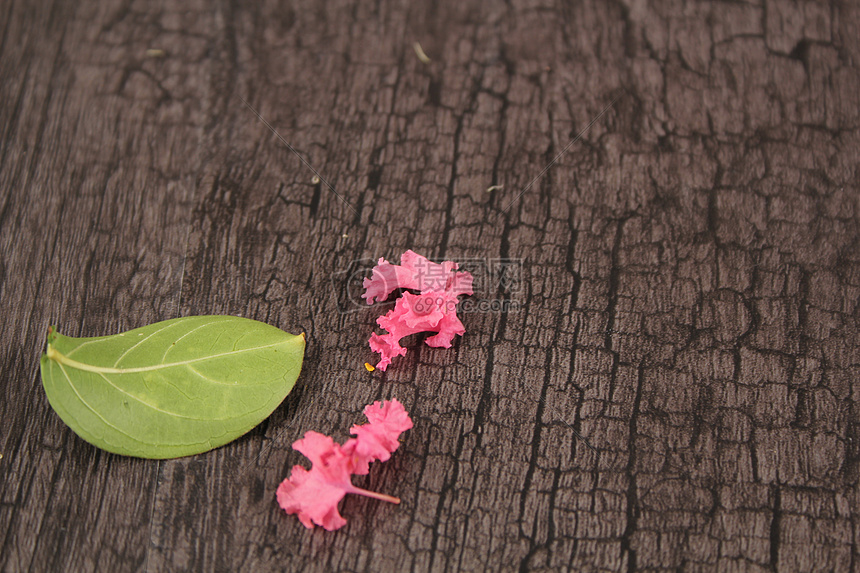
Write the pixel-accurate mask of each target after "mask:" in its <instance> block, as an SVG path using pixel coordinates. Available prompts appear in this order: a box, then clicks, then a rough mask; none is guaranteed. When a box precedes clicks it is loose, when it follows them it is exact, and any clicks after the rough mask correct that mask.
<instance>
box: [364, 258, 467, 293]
mask: <svg viewBox="0 0 860 573" xmlns="http://www.w3.org/2000/svg"><path fill="white" fill-rule="evenodd" d="M457 268H459V267H458V265H457V263H455V262H452V261H445V262H443V263H441V264H439V263H434V262H432V261H430V260H428V259H427V258H426V257H422V256H421V255H419V254H417V253H415V252H414V251H411V250H409V251H406V252H405V253H403V254H402V255H401V256H400V265H393V264H391V263H389V262H388V261H386V260H385V259H384V258H380V259H379V262H378V263H377V265H376V266H375V267H373V271H372V272H371V276H370V277H369V278H365V279H364V283H363V285H364V289H365V292H364V294H362V295H361V296H362V298H364V299H365V300H367V304H373V303H374V302H380V301H383V300H385V299H387V298H388V295H390V294H391V293H392V292H394V291H395V290H397V289H398V288H402V289H412V290H417V291H420V292H428V291H450V292H454V293H455V294H457V295H460V294H472V275H471V274H469V273H467V272H454V271H456V270H457Z"/></svg>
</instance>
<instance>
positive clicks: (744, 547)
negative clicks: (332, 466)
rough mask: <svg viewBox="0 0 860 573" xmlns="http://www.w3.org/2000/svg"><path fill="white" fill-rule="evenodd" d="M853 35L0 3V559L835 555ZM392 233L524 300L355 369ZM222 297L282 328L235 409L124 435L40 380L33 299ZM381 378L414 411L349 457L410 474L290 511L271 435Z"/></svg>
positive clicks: (543, 565)
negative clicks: (278, 379)
mask: <svg viewBox="0 0 860 573" xmlns="http://www.w3.org/2000/svg"><path fill="white" fill-rule="evenodd" d="M858 29H860V9H858V6H857V4H856V3H855V2H851V1H847V0H834V1H832V2H829V3H828V2H809V1H805V0H798V1H782V0H775V1H767V0H765V1H761V0H752V1H750V2H705V1H702V2H696V1H689V2H681V1H657V2H646V1H645V0H629V1H625V2H603V1H602V0H590V1H586V2H570V3H568V2H546V3H540V2H536V3H531V2H519V1H514V2H508V3H505V4H503V3H483V2H478V1H471V0H455V1H444V2H441V3H435V2H421V3H411V4H395V3H390V2H377V3H359V2H335V1H332V2H326V3H324V4H314V5H310V4H309V5H307V6H304V5H301V4H299V3H291V2H274V1H268V2H263V3H261V4H260V5H258V6H256V7H254V8H246V7H242V6H240V5H239V3H230V2H217V3H214V4H210V3H207V2H179V3H173V2H163V3H156V2H143V1H134V0H129V1H117V2H95V1H92V0H81V1H79V2H66V3H62V2H57V3H51V2H47V1H43V0H34V1H26V2H25V1H19V0H15V1H12V0H9V1H7V2H4V3H2V4H0V30H2V39H0V78H2V81H0V134H2V141H0V254H2V259H0V300H2V305H3V306H2V308H3V311H4V312H3V320H2V321H0V331H2V340H3V344H2V345H0V356H2V363H0V380H2V387H3V390H2V392H3V400H2V404H0V419H2V422H0V428H2V430H0V453H2V456H3V457H2V459H0V489H2V492H0V569H2V570H3V571H14V572H17V571H269V570H271V571H275V570H295V571H298V570H303V571H331V570H350V571H365V570H367V571H455V570H464V571H471V570H493V571H513V570H547V571H549V570H553V571H560V570H571V571H574V570H576V571H578V570H587V571H597V570H606V571H619V570H628V571H633V570H642V571H706V570H714V571H716V570H720V571H774V570H778V571H802V570H829V571H832V570H840V571H847V570H852V571H860V547H858V543H860V494H858V491H857V486H858V480H860V425H858V415H860V411H858V410H860V337H858V334H860V330H858V326H860V325H858V319H860V310H858V302H860V244H858V241H860V226H858V225H860V199H858V198H859V197H860V179H858V164H860V95H858V94H860V75H858V66H860V36H859V35H858ZM415 42H420V43H421V45H422V46H423V48H424V51H425V52H426V53H427V55H428V56H429V57H430V58H431V61H430V62H429V63H423V62H422V61H421V60H420V59H419V58H418V57H417V55H416V53H415V51H414V50H413V44H414V43H415ZM153 50H155V51H153ZM242 98H244V99H245V100H246V101H247V102H248V104H249V105H250V106H251V107H253V108H254V109H255V110H257V111H259V113H260V114H261V115H262V116H263V117H264V118H265V119H266V120H267V121H268V122H270V123H271V125H272V126H273V127H274V128H275V129H276V130H277V131H278V132H279V133H280V134H281V135H282V136H283V137H284V138H285V139H286V140H287V141H288V142H289V143H290V144H291V145H292V146H294V147H295V149H296V150H297V151H298V152H299V153H301V154H302V156H303V157H304V158H305V159H306V160H307V161H308V162H309V163H310V165H312V166H313V167H314V168H315V169H316V170H318V171H319V173H320V174H321V175H322V177H323V179H324V180H325V181H327V182H328V183H330V184H331V185H332V186H333V188H334V190H335V191H336V192H333V191H332V190H330V189H329V188H328V187H327V186H326V185H325V184H324V183H318V184H314V182H313V179H312V178H313V172H312V171H310V170H309V169H308V168H307V167H306V166H305V165H303V164H302V163H301V162H300V161H299V159H298V158H297V157H296V155H294V154H293V153H292V152H291V151H290V150H289V149H287V147H286V146H285V145H284V144H283V143H282V142H280V141H279V140H278V139H277V138H276V137H275V136H274V135H273V133H272V132H271V131H269V129H267V127H266V126H265V125H264V124H263V123H262V122H261V121H260V120H259V119H258V118H257V116H256V115H255V114H254V112H253V111H252V110H251V109H250V108H249V106H246V105H245V103H243V99H242ZM604 110H605V113H603V114H602V115H601V112H602V111H604ZM592 121H594V123H593V125H591V127H590V129H587V130H586V131H585V132H584V134H583V135H582V137H581V138H580V139H578V140H577V141H576V142H574V143H573V144H572V145H570V146H569V147H568V144H569V143H570V142H571V140H572V139H574V138H575V137H576V136H577V134H578V133H580V132H582V131H583V130H585V128H586V127H587V126H588V125H589V123H590V122H592ZM564 150H566V153H564V154H563V155H562V156H561V158H560V159H558V161H555V162H554V161H553V160H554V158H555V157H556V156H557V155H558V154H560V153H561V152H562V151H564ZM547 167H548V169H546V168H547ZM545 169H546V171H545V172H544V170H545ZM539 175H540V177H538V176H539ZM536 177H537V179H536V180H535V181H534V183H533V184H532V185H531V186H529V184H530V183H531V182H532V181H533V180H534V179H535V178H536ZM491 185H501V186H503V187H502V188H500V189H495V190H493V191H487V188H488V187H490V186H491ZM408 248H411V249H413V250H415V251H417V252H419V253H422V254H425V255H427V256H430V257H433V258H436V259H440V260H441V259H450V260H455V261H457V260H464V259H471V260H475V259H486V260H491V259H500V258H509V259H515V260H521V261H522V271H523V274H522V283H521V286H522V288H521V289H520V290H516V289H509V290H504V289H502V290H501V291H499V292H497V293H496V294H499V295H501V296H503V297H505V300H507V301H509V302H510V301H515V302H517V303H520V304H521V307H520V309H519V310H511V311H509V312H503V311H499V310H489V311H486V312H470V313H465V314H464V315H463V321H464V323H465V326H466V329H467V332H466V335H465V336H464V337H463V338H462V339H460V340H458V341H457V343H456V344H455V346H454V348H452V349H450V350H444V349H431V348H428V347H426V346H423V345H422V344H421V341H420V339H418V338H416V339H414V340H413V341H412V342H411V343H410V352H409V354H408V355H407V356H406V357H404V358H400V359H397V360H395V363H394V364H393V366H392V367H391V368H390V369H389V371H388V372H387V373H385V374H383V373H380V372H376V373H374V374H369V373H367V372H366V371H365V370H364V368H363V363H364V362H365V361H371V362H375V359H374V356H375V355H373V354H372V353H371V352H370V350H369V348H368V346H367V339H368V336H369V335H370V333H371V332H372V331H373V329H374V328H375V319H376V317H377V316H378V315H379V314H380V312H382V310H381V309H378V308H376V307H373V308H366V307H364V308H362V307H353V306H351V305H350V304H349V301H348V300H347V295H348V292H347V289H346V288H345V287H344V280H345V279H344V277H345V276H347V274H348V273H349V272H352V271H353V270H357V269H360V268H361V267H360V266H357V265H356V264H353V263H352V262H353V261H360V260H363V259H375V258H377V257H380V256H384V257H386V258H388V259H389V260H395V261H396V260H397V258H398V257H399V255H400V253H402V252H403V251H404V250H406V249H408ZM345 311H348V312H345ZM215 313H228V314H235V315H241V316H246V317H249V318H255V319H258V320H262V321H265V322H268V323H270V324H273V325H276V326H278V327H280V328H283V329H284V330H287V331H292V332H298V331H304V332H306V333H307V337H308V345H307V355H306V361H305V365H304V370H303V374H302V376H301V378H300V379H299V383H298V385H297V388H296V390H295V391H294V392H293V393H292V394H291V395H290V396H289V397H288V399H287V400H286V401H285V402H284V404H283V405H282V406H281V407H280V408H278V409H277V410H276V412H275V413H274V414H273V415H272V416H271V418H270V419H269V420H267V421H266V422H265V423H263V424H262V425H261V426H260V427H258V428H256V429H255V430H253V431H252V432H251V433H249V434H248V435H247V436H245V437H243V438H241V439H239V440H237V441H236V442H234V443H232V444H229V445H227V446H225V447H223V448H220V449H218V450H216V451H213V452H210V453H207V454H204V455H199V456H194V457H190V458H185V459H179V460H172V461H162V462H158V461H148V460H139V459H131V458H124V457H119V456H114V455H110V454H106V453H104V452H102V451H99V450H97V449H95V448H94V447H92V446H90V445H89V444H87V443H85V442H83V441H82V440H80V439H79V438H78V437H77V436H75V435H74V434H73V433H72V432H71V431H70V430H69V429H68V428H67V427H66V426H65V425H64V424H63V423H62V422H61V421H60V419H59V418H58V417H57V416H56V415H55V414H54V412H53V411H52V410H51V409H50V407H49V405H48V402H47V399H46V398H45V395H44V392H43V390H42V388H41V382H40V378H39V371H38V360H39V355H40V353H41V352H42V351H43V346H44V337H45V334H46V331H47V328H48V326H49V325H51V324H56V325H58V326H59V327H60V329H61V331H63V332H64V333H67V334H70V335H73V336H95V335H102V334H110V333H115V332H119V331H121V330H126V329H130V328H134V327H137V326H142V325H144V324H148V323H150V322H155V321H158V320H163V319H168V318H172V317H176V316H181V315H191V314H215ZM391 396H396V397H398V398H399V399H400V400H401V401H403V402H404V404H405V405H406V407H407V409H408V410H409V411H410V412H411V414H412V416H413V418H414V421H415V427H414V429H412V430H411V431H409V432H407V433H406V434H405V435H404V436H403V440H402V447H401V449H400V450H399V451H398V452H397V453H396V454H395V456H394V457H393V459H392V460H391V461H389V462H387V463H385V464H381V465H380V464H377V465H378V466H379V467H375V468H373V471H372V472H371V474H370V476H368V477H366V478H357V479H356V483H357V484H358V485H362V486H365V487H369V488H371V489H375V490H378V491H383V492H385V493H389V494H392V495H397V496H400V497H401V498H402V500H403V503H402V504H401V505H400V506H394V505H390V504H384V503H380V502H377V501H373V500H368V499H364V498H358V497H355V496H349V497H347V498H346V499H345V501H344V502H342V504H341V512H342V513H343V515H344V516H345V517H346V518H347V520H348V521H349V524H348V525H347V526H346V527H345V528H343V529H342V530H340V531H338V532H335V533H328V532H325V531H323V530H321V529H316V530H314V531H308V530H306V529H305V528H304V527H302V526H301V524H300V523H299V521H298V520H297V519H296V518H295V517H293V516H287V515H285V514H284V513H283V512H282V511H281V510H280V509H279V508H278V507H277V504H276V502H275V497H274V496H275V489H276V487H277V485H278V483H279V482H280V481H281V480H282V479H283V478H285V477H286V476H287V475H288V473H289V469H290V467H292V465H294V464H296V463H305V462H304V459H303V457H302V456H301V455H299V454H298V453H297V452H294V451H292V450H291V448H290V444H291V443H292V442H293V441H294V440H296V439H297V438H299V437H300V436H301V435H302V434H303V433H304V432H305V431H308V430H317V431H320V432H324V433H328V434H331V435H333V436H334V437H335V438H337V439H339V440H343V439H344V438H346V436H347V431H348V428H349V426H350V425H351V424H353V423H356V422H361V421H362V417H361V409H362V407H363V406H364V405H365V404H367V403H369V402H371V401H373V400H376V399H381V398H388V397H391ZM577 434H580V435H582V436H583V437H584V438H586V439H587V440H588V441H589V443H590V444H591V445H592V446H593V447H594V448H595V451H592V450H591V449H589V447H587V446H586V444H585V442H583V441H582V440H580V439H579V438H578V437H577Z"/></svg>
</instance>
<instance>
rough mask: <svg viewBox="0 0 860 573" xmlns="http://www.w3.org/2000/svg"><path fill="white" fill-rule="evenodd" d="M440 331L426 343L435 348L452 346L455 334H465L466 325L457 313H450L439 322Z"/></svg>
mask: <svg viewBox="0 0 860 573" xmlns="http://www.w3.org/2000/svg"><path fill="white" fill-rule="evenodd" d="M438 330H439V333H438V334H436V335H435V336H431V337H430V338H428V339H427V340H425V341H424V343H425V344H426V345H427V346H432V347H434V348H451V343H452V342H453V340H454V337H455V336H463V335H464V334H465V333H466V327H465V326H463V323H462V322H460V319H459V318H457V315H456V314H448V315H446V316H445V318H443V319H442V321H441V322H440V323H439V329H438Z"/></svg>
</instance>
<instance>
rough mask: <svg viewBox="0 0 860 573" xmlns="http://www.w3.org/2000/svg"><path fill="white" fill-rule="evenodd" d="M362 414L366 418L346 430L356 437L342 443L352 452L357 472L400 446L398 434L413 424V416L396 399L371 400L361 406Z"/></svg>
mask: <svg viewBox="0 0 860 573" xmlns="http://www.w3.org/2000/svg"><path fill="white" fill-rule="evenodd" d="M364 414H365V416H367V419H368V420H369V422H368V423H367V424H362V425H360V426H359V425H354V426H353V427H352V428H351V429H350V431H349V433H350V434H352V435H354V436H355V438H354V439H351V440H349V441H347V443H346V444H344V446H343V450H344V452H347V453H349V454H352V456H353V459H352V464H353V472H354V473H356V474H360V475H364V474H366V473H367V472H368V467H367V466H368V464H369V463H370V462H373V461H375V460H380V461H383V462H384V461H387V460H388V459H389V458H390V457H391V454H392V453H394V451H395V450H396V449H397V448H398V447H399V446H400V442H399V441H398V439H399V438H400V434H401V433H402V432H405V431H406V430H408V429H410V428H411V427H412V419H411V418H410V417H409V414H408V413H407V412H406V408H404V407H403V404H401V403H400V402H398V401H397V399H392V400H391V401H386V402H381V403H380V402H374V403H373V404H370V405H369V406H367V407H365V408H364Z"/></svg>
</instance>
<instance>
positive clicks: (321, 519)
mask: <svg viewBox="0 0 860 573" xmlns="http://www.w3.org/2000/svg"><path fill="white" fill-rule="evenodd" d="M344 495H346V491H345V490H344V489H343V488H341V487H337V486H335V485H332V484H330V483H328V482H326V481H325V480H322V479H319V476H318V475H316V474H314V471H313V470H311V471H307V470H306V469H305V468H303V467H302V466H295V467H293V471H292V473H291V474H290V477H289V479H285V480H284V481H283V482H281V485H280V486H278V492H277V497H278V504H279V505H280V506H281V508H283V510H284V511H286V512H287V513H289V514H297V515H298V518H299V520H300V521H301V522H302V524H303V525H304V526H305V527H307V528H308V529H313V527H314V525H313V524H314V523H316V524H317V525H321V526H322V527H324V528H326V529H327V530H329V531H333V530H335V529H338V528H340V527H343V526H344V525H345V524H346V520H345V519H344V518H343V517H342V516H341V515H340V513H339V512H338V510H337V504H338V503H339V502H340V500H341V499H343V496H344Z"/></svg>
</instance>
